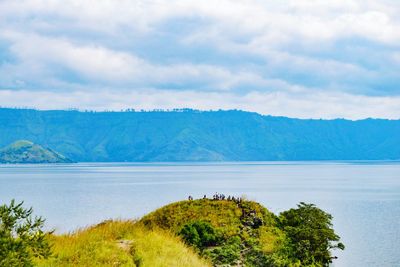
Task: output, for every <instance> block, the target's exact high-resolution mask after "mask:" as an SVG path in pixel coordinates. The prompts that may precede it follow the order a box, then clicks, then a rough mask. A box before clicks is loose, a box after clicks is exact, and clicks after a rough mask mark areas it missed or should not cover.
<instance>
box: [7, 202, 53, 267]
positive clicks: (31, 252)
mask: <svg viewBox="0 0 400 267" xmlns="http://www.w3.org/2000/svg"><path fill="white" fill-rule="evenodd" d="M22 205H23V202H21V203H19V204H16V203H15V201H14V200H12V201H11V203H10V205H2V206H0V266H10V267H12V266H33V260H34V259H35V258H47V257H48V256H50V254H51V250H50V245H49V243H48V240H47V234H46V233H45V232H44V231H43V230H42V228H43V224H44V220H43V219H42V218H41V217H35V218H33V217H32V212H33V210H32V208H30V209H25V208H24V207H23V206H22Z"/></svg>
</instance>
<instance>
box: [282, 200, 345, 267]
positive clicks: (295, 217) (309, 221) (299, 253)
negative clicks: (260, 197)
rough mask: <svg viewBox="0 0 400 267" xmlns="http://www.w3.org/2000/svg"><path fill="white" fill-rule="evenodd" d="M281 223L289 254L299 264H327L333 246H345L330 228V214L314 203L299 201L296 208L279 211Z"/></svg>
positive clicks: (339, 247)
mask: <svg viewBox="0 0 400 267" xmlns="http://www.w3.org/2000/svg"><path fill="white" fill-rule="evenodd" d="M279 221H280V224H279V225H280V227H281V228H282V230H283V231H284V232H285V234H286V236H287V238H288V243H287V246H288V248H289V254H290V257H292V258H293V259H298V260H300V261H301V263H302V265H313V264H314V265H322V266H328V264H329V263H331V262H332V260H331V250H332V249H336V248H337V249H342V250H343V249H344V245H343V244H342V243H338V241H339V240H340V238H339V236H338V235H337V234H335V231H334V230H333V228H332V216H331V215H330V214H328V213H326V212H324V211H323V210H321V209H319V208H317V207H316V206H315V205H313V204H306V203H303V202H301V203H300V204H299V205H298V207H297V208H296V209H290V210H288V211H285V212H282V213H281V214H280V217H279Z"/></svg>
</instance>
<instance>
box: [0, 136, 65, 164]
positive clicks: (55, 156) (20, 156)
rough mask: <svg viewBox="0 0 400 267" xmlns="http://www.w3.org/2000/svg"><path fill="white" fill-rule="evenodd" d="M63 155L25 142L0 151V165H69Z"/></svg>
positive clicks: (15, 143)
mask: <svg viewBox="0 0 400 267" xmlns="http://www.w3.org/2000/svg"><path fill="white" fill-rule="evenodd" d="M70 162H72V161H71V160H70V159H68V158H66V157H64V156H63V155H61V154H59V153H57V152H55V151H52V150H51V149H46V148H43V147H42V146H40V145H37V144H34V143H32V142H30V141H27V140H19V141H16V142H14V143H12V144H10V145H8V146H6V147H5V148H2V149H0V163H70Z"/></svg>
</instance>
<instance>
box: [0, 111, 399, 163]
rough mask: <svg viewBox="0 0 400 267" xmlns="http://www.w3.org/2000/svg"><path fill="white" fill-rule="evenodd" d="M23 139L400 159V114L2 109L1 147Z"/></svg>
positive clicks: (63, 144)
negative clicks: (351, 116)
mask: <svg viewBox="0 0 400 267" xmlns="http://www.w3.org/2000/svg"><path fill="white" fill-rule="evenodd" d="M16 140H30V141H32V142H34V143H36V144H39V145H43V146H46V147H51V148H52V149H54V150H56V151H58V152H60V153H61V154H63V155H65V156H66V157H68V158H70V159H72V160H75V161H222V160H231V161H259V160H375V159H381V160H386V159H399V158H400V120H378V119H366V120H359V121H349V120H343V119H337V120H301V119H290V118H285V117H272V116H262V115H260V114H257V113H250V112H243V111H210V112H199V111H194V110H177V111H169V112H163V111H152V112H132V111H129V112H78V111H37V110H28V109H0V147H3V146H6V145H8V144H10V143H12V142H14V141H16Z"/></svg>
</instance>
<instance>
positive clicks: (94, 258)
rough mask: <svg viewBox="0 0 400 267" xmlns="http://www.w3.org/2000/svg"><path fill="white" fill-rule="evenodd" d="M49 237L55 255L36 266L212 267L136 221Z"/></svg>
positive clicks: (172, 239)
mask: <svg viewBox="0 0 400 267" xmlns="http://www.w3.org/2000/svg"><path fill="white" fill-rule="evenodd" d="M50 238H51V241H52V243H53V252H54V256H53V257H51V258H49V259H47V260H38V261H37V262H36V264H37V266H46V267H48V266H88V267H89V266H141V267H142V266H143V267H158V266H159V267H164V266H165V267H167V266H168V267H169V266H176V267H187V266H193V267H204V266H210V264H209V263H208V262H206V261H205V260H204V259H201V258H200V257H199V256H197V254H196V253H195V252H194V251H192V250H191V249H190V248H188V247H186V246H185V245H184V244H183V242H181V241H180V240H179V238H177V237H175V236H173V235H172V234H170V233H167V232H164V231H162V230H157V229H153V230H147V229H145V228H144V227H142V226H139V225H138V224H135V223H134V222H133V221H107V222H104V223H101V224H99V225H96V226H93V227H90V228H87V229H83V230H79V231H77V232H75V233H72V234H66V235H60V236H57V235H53V236H51V237H50Z"/></svg>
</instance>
